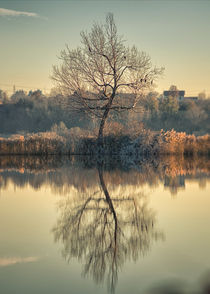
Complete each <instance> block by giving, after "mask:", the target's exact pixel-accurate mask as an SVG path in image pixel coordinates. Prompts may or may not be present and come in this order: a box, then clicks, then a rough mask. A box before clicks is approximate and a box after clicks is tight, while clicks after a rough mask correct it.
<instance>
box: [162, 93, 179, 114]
mask: <svg viewBox="0 0 210 294" xmlns="http://www.w3.org/2000/svg"><path fill="white" fill-rule="evenodd" d="M159 110H160V112H161V113H162V114H163V115H164V116H171V115H174V114H176V113H177V112H178V110H179V103H178V101H177V99H174V97H173V96H168V97H165V98H163V99H161V101H160V104H159Z"/></svg>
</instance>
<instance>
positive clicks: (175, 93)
mask: <svg viewBox="0 0 210 294" xmlns="http://www.w3.org/2000/svg"><path fill="white" fill-rule="evenodd" d="M184 95H185V91H184V90H181V91H179V90H177V91H170V90H168V91H163V96H164V97H166V98H167V97H169V96H171V97H174V98H176V99H177V100H178V101H180V102H181V101H197V100H198V97H184Z"/></svg>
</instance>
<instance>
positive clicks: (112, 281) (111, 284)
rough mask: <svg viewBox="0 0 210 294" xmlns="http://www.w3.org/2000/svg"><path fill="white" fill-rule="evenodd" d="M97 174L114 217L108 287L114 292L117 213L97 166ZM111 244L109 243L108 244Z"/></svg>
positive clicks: (101, 171)
mask: <svg viewBox="0 0 210 294" xmlns="http://www.w3.org/2000/svg"><path fill="white" fill-rule="evenodd" d="M98 174H99V179H100V184H101V187H102V189H103V192H104V195H105V197H106V201H107V203H108V205H109V208H110V210H111V213H112V215H113V218H114V224H115V226H114V248H113V249H114V255H113V259H112V265H111V268H112V270H111V272H112V275H111V281H110V289H111V293H114V292H115V284H116V276H115V274H116V271H117V261H116V258H117V232H118V221H117V215H116V211H115V209H114V206H113V202H112V199H111V197H110V195H109V192H108V190H107V188H106V185H105V182H104V178H103V170H102V168H100V167H99V168H98ZM110 246H111V244H110Z"/></svg>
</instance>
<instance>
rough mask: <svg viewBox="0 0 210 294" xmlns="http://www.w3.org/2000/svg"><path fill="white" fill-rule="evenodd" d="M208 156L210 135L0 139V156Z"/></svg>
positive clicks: (73, 134) (144, 132) (76, 133)
mask: <svg viewBox="0 0 210 294" xmlns="http://www.w3.org/2000/svg"><path fill="white" fill-rule="evenodd" d="M170 154H174V155H186V156H194V155H208V156H210V135H208V134H206V135H204V136H197V137H196V136H195V135H187V134H186V133H183V132H182V133H179V132H176V131H174V130H171V131H167V132H163V131H161V132H153V131H150V130H148V129H144V128H142V129H141V130H140V131H139V132H137V133H135V134H132V135H131V134H129V132H127V133H122V132H119V133H115V134H107V135H105V137H104V139H103V141H98V140H97V137H96V136H93V135H90V134H89V133H88V132H85V131H84V130H78V128H76V130H72V129H71V130H68V131H65V132H64V133H59V134H58V133H56V132H45V133H35V134H26V135H12V136H10V137H8V138H4V137H0V155H92V156H99V157H100V156H105V155H108V156H111V155H119V156H121V157H124V156H130V157H138V156H158V155H170Z"/></svg>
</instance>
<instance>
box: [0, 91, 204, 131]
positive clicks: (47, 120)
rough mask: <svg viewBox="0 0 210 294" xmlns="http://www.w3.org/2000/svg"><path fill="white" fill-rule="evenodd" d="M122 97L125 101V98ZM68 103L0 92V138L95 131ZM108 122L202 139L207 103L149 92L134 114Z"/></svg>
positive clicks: (37, 95) (56, 98)
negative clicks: (72, 130) (54, 131)
mask: <svg viewBox="0 0 210 294" xmlns="http://www.w3.org/2000/svg"><path fill="white" fill-rule="evenodd" d="M120 95H121V94H120ZM122 95H124V98H123V99H125V100H127V101H129V99H130V96H129V94H122ZM70 100H71V97H64V96H62V95H61V94H58V93H53V92H52V93H51V95H49V96H45V95H43V94H42V92H41V91H39V90H37V91H34V92H32V91H30V92H29V93H28V94H27V93H25V92H24V91H17V92H16V93H14V94H13V95H12V96H11V97H10V98H8V97H7V96H6V94H5V93H4V92H3V91H1V90H0V134H15V133H23V134H24V133H28V132H46V131H50V130H52V128H53V127H54V126H56V125H59V124H60V123H61V122H62V124H63V125H64V126H65V127H66V128H67V129H70V128H74V127H79V128H83V129H86V130H90V131H92V132H93V130H94V129H95V128H97V127H98V121H97V119H95V120H92V119H90V118H89V117H88V115H87V114H86V113H84V112H83V111H78V109H77V110H75V109H73V108H72V107H71V106H70ZM121 100H122V99H121ZM111 121H112V122H115V123H116V125H115V127H116V126H117V128H118V129H119V128H124V127H125V126H127V125H128V124H129V122H133V123H134V122H135V124H139V125H140V124H142V123H143V124H144V126H145V127H146V128H149V129H151V130H154V131H160V130H161V129H163V130H164V131H168V130H172V129H174V130H175V131H177V132H186V133H187V134H195V135H204V134H207V133H210V99H198V100H196V101H181V102H178V101H177V99H176V98H174V97H167V98H166V97H162V96H161V95H159V94H158V93H157V92H150V93H149V94H148V95H146V96H145V97H144V98H142V100H141V101H140V103H139V105H138V106H137V108H136V109H135V112H127V111H124V112H119V113H113V114H112V113H111V114H110V120H109V122H111Z"/></svg>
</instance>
